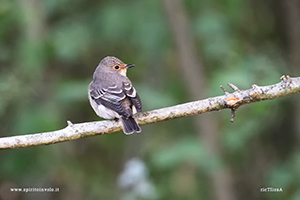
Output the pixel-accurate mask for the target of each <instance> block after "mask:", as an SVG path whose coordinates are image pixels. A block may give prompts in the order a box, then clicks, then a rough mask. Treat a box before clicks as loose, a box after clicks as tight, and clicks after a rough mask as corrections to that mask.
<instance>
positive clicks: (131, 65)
mask: <svg viewBox="0 0 300 200" xmlns="http://www.w3.org/2000/svg"><path fill="white" fill-rule="evenodd" d="M134 66H135V65H134V64H127V65H126V66H125V67H124V68H130V67H134Z"/></svg>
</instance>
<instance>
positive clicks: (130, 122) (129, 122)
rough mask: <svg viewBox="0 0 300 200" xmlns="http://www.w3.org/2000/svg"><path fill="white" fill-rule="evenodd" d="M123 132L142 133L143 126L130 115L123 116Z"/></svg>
mask: <svg viewBox="0 0 300 200" xmlns="http://www.w3.org/2000/svg"><path fill="white" fill-rule="evenodd" d="M121 121H122V126H123V132H124V133H125V134H126V135H130V134H132V133H134V132H137V133H140V132H141V131H142V129H141V127H140V126H139V125H138V124H137V123H136V121H135V119H134V118H133V117H132V116H130V117H123V116H122V117H121Z"/></svg>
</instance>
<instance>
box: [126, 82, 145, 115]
mask: <svg viewBox="0 0 300 200" xmlns="http://www.w3.org/2000/svg"><path fill="white" fill-rule="evenodd" d="M123 91H124V92H125V94H126V96H128V97H129V98H130V100H131V102H132V104H133V105H134V106H135V108H136V110H137V112H142V102H141V99H140V97H139V95H138V93H137V92H136V90H135V88H134V87H133V86H132V84H131V83H129V82H123Z"/></svg>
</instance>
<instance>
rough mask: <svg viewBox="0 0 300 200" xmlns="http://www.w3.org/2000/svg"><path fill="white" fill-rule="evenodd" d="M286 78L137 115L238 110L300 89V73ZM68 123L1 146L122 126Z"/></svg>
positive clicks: (145, 119) (152, 118) (143, 120)
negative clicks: (299, 75)
mask: <svg viewBox="0 0 300 200" xmlns="http://www.w3.org/2000/svg"><path fill="white" fill-rule="evenodd" d="M282 79H283V80H282V81H281V82H280V83H277V84H275V85H269V86H262V87H259V86H257V85H253V86H252V88H251V89H249V90H239V89H238V88H236V87H234V89H235V91H234V92H233V93H228V92H226V93H225V95H223V96H217V97H212V98H207V99H204V100H199V101H194V102H189V103H185V104H180V105H176V106H172V107H167V108H161V109H157V110H153V111H148V112H143V113H139V114H137V115H136V116H135V117H136V119H137V122H138V123H139V124H140V125H146V124H152V123H156V122H161V121H166V120H171V119H176V118H179V117H185V116H190V115H196V114H201V113H206V112H211V111H216V110H222V109H226V108H229V109H232V110H233V111H235V110H236V109H237V108H239V107H240V106H242V105H245V104H250V103H253V102H258V101H263V100H270V99H275V98H278V97H283V96H287V95H291V94H296V93H300V77H297V78H290V77H287V78H286V77H282ZM231 86H232V85H231ZM68 124H69V125H68V126H67V127H66V128H64V129H61V130H57V131H51V132H45V133H36V134H28V135H20V136H12V137H3V138H0V149H11V148H20V147H28V146H37V145H46V144H53V143H58V142H65V141H69V140H75V139H79V138H82V137H88V136H94V135H103V134H108V133H112V132H116V131H119V130H121V128H122V126H121V123H120V122H116V121H114V120H105V121H99V122H86V123H80V124H72V123H71V122H68Z"/></svg>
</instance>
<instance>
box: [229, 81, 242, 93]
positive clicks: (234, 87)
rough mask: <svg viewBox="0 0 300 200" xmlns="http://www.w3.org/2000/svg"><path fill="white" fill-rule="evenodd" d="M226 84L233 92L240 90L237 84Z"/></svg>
mask: <svg viewBox="0 0 300 200" xmlns="http://www.w3.org/2000/svg"><path fill="white" fill-rule="evenodd" d="M227 85H228V86H229V87H231V88H232V89H233V90H234V91H235V92H238V91H240V89H239V88H238V87H237V86H235V85H233V84H232V83H228V84H227Z"/></svg>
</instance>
